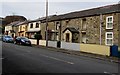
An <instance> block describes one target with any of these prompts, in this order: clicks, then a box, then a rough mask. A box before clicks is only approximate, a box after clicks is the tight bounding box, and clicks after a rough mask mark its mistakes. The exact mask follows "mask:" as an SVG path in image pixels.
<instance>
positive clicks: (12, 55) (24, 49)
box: [2, 43, 118, 75]
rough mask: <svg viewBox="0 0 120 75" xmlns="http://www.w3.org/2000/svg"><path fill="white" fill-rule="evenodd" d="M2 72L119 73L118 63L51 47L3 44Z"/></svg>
mask: <svg viewBox="0 0 120 75" xmlns="http://www.w3.org/2000/svg"><path fill="white" fill-rule="evenodd" d="M2 66H3V67H2V73H3V74H4V73H14V74H15V73H105V74H111V75H112V73H118V64H117V63H113V62H108V61H103V60H99V59H93V58H88V57H84V56H76V55H70V54H66V53H61V52H55V51H51V50H49V49H47V48H46V49H43V48H36V47H29V46H20V45H14V44H11V43H3V45H2Z"/></svg>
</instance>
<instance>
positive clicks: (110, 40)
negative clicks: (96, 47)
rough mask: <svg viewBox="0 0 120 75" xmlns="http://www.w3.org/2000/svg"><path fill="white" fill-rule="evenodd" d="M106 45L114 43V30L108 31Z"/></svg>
mask: <svg viewBox="0 0 120 75" xmlns="http://www.w3.org/2000/svg"><path fill="white" fill-rule="evenodd" d="M106 45H113V32H106Z"/></svg>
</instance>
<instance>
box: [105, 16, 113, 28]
mask: <svg viewBox="0 0 120 75" xmlns="http://www.w3.org/2000/svg"><path fill="white" fill-rule="evenodd" d="M109 18H112V21H111V22H109V21H108V19H109ZM108 23H112V27H111V28H110V27H108ZM106 29H113V16H108V17H106Z"/></svg>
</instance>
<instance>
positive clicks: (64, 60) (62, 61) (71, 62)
mask: <svg viewBox="0 0 120 75" xmlns="http://www.w3.org/2000/svg"><path fill="white" fill-rule="evenodd" d="M40 55H41V56H44V57H47V58H50V59H54V60H57V61H62V62H65V63H68V64H71V65H73V64H74V63H73V62H69V61H65V60H62V59H58V58H55V57H51V56H47V55H43V54H40Z"/></svg>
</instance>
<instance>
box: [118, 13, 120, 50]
mask: <svg viewBox="0 0 120 75" xmlns="http://www.w3.org/2000/svg"><path fill="white" fill-rule="evenodd" d="M118 31H119V34H118V35H119V38H118V44H119V48H120V13H119V14H118Z"/></svg>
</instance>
